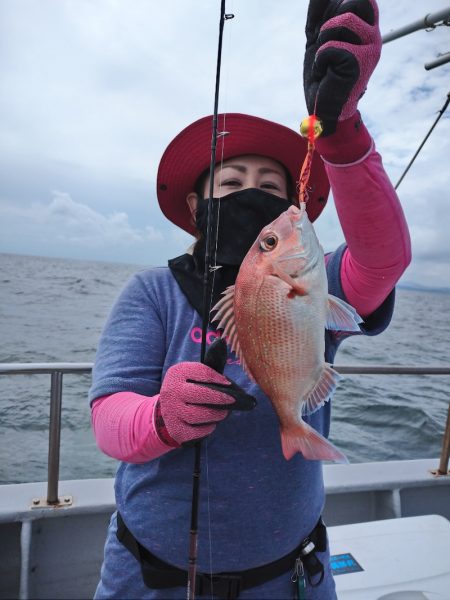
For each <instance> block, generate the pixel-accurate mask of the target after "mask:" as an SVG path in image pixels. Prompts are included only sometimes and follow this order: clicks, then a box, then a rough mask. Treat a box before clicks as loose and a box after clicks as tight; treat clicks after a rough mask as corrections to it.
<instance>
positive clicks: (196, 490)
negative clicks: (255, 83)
mask: <svg viewBox="0 0 450 600" xmlns="http://www.w3.org/2000/svg"><path fill="white" fill-rule="evenodd" d="M233 17H234V15H232V14H227V13H226V12H225V0H221V3H220V20H219V39H218V47H217V66H216V83H215V92H214V111H213V122H212V136H211V162H210V166H209V197H208V210H207V220H206V240H205V264H204V270H203V306H202V340H201V349H200V361H201V362H202V363H204V362H205V354H206V334H207V331H208V324H209V313H210V310H211V295H210V287H211V272H212V266H211V249H212V248H215V246H216V241H217V240H216V239H214V240H213V238H217V229H216V230H215V232H213V231H212V210H213V201H212V198H213V195H214V169H215V166H216V148H217V136H218V133H217V120H218V109H219V88H220V67H221V63H222V39H223V28H224V24H225V21H226V20H228V19H232V18H233ZM213 242H214V243H213ZM201 450H202V442H201V440H199V441H197V442H196V443H195V446H194V470H193V473H192V505H191V526H190V532H189V563H188V581H187V599H188V600H194V598H195V587H196V586H195V583H196V575H197V555H198V511H199V504H200V474H201Z"/></svg>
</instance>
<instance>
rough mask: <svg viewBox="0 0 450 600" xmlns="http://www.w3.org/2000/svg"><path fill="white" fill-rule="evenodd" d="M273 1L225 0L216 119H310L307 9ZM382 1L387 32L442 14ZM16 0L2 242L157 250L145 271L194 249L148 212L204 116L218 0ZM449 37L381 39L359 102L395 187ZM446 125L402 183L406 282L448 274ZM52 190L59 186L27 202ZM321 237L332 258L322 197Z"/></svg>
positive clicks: (441, 77) (116, 254)
mask: <svg viewBox="0 0 450 600" xmlns="http://www.w3.org/2000/svg"><path fill="white" fill-rule="evenodd" d="M282 4H283V10H280V3H277V2H273V1H271V0H233V1H232V0H228V2H227V12H232V13H234V14H235V18H234V19H233V20H228V21H227V22H226V24H225V29H224V38H223V55H222V76H221V88H220V99H219V110H221V111H223V112H233V111H236V112H247V113H250V114H256V115H259V116H262V117H266V118H269V119H273V120H275V121H278V122H280V123H283V124H284V125H287V126H288V127H291V128H293V129H297V128H298V123H299V122H300V121H301V119H302V118H303V116H305V112H306V108H305V102H304V99H303V90H302V61H303V49H304V42H305V39H304V25H305V18H306V10H307V2H299V1H298V0H283V3H282ZM378 4H379V7H380V20H381V30H382V32H383V33H387V32H388V31H390V30H392V29H398V28H400V27H403V26H405V25H407V24H409V23H412V22H413V21H417V20H419V19H421V18H423V17H424V16H425V13H433V12H436V11H438V10H441V9H442V0H429V1H428V2H427V3H426V7H425V8H424V3H423V2H421V1H419V0H398V1H397V2H392V1H391V0H378ZM21 6H22V9H23V10H21V11H18V10H17V0H2V1H1V2H0V36H1V39H2V56H1V64H2V71H1V72H2V75H1V78H2V79H1V82H2V94H1V95H0V112H1V114H2V121H1V123H0V148H1V150H0V170H1V169H3V171H4V176H2V178H1V189H0V199H1V197H3V198H4V199H5V206H4V208H3V213H2V214H3V222H2V223H1V224H0V227H1V228H2V232H1V239H0V243H1V247H2V248H3V249H5V250H6V251H16V252H21V251H27V252H29V253H42V252H43V251H44V250H45V248H48V251H50V250H51V252H52V255H56V256H58V255H67V254H68V253H69V252H71V253H72V254H73V255H75V257H80V258H81V257H86V258H92V259H96V258H100V259H102V260H103V259H104V258H105V256H107V257H109V258H110V259H111V260H117V259H121V258H122V257H123V256H125V254H126V252H131V251H132V250H134V252H135V253H134V254H133V255H132V256H131V254H128V255H127V256H129V260H131V261H132V262H134V263H135V262H140V261H139V256H141V257H142V258H141V260H142V259H143V258H144V257H145V255H146V254H148V252H147V253H146V250H145V249H146V248H151V257H152V262H153V263H154V264H158V263H160V264H164V262H165V261H166V260H167V258H168V257H171V256H175V255H176V254H179V253H181V252H182V251H184V248H185V247H186V246H187V245H189V243H190V241H191V240H190V238H189V236H185V234H184V233H183V232H180V231H179V230H176V229H175V228H174V227H173V226H172V225H170V224H169V223H168V222H166V221H165V220H164V218H163V217H162V216H161V215H160V214H158V206H157V202H156V199H155V194H154V190H155V186H154V182H155V180H156V172H157V168H158V162H159V159H160V156H161V155H162V153H163V151H164V149H165V147H166V146H167V144H168V143H169V142H170V140H171V139H172V138H173V137H174V136H175V135H176V134H177V133H178V132H179V131H180V130H181V129H182V128H183V127H185V126H186V125H187V124H188V123H190V122H192V121H193V120H195V119H196V118H198V117H200V116H204V115H206V114H211V112H212V108H213V94H214V78H215V67H216V65H215V60H216V49H217V33H218V17H219V6H218V3H211V1H210V0H195V1H194V0H168V1H167V2H166V3H163V4H161V3H157V2H152V3H149V2H148V0H133V2H131V3H130V2H128V3H126V2H124V1H123V0H96V1H95V2H93V1H88V0H83V1H79V2H74V1H73V0H58V2H54V1H51V0H41V1H40V2H37V1H36V0H22V1H21ZM447 38H448V28H447V27H437V28H436V29H435V30H434V31H431V32H425V31H423V30H422V31H417V32H415V33H413V34H411V35H409V36H405V37H403V38H400V39H398V40H395V41H393V42H390V43H388V44H386V45H384V46H383V51H382V56H381V60H380V63H379V65H378V67H377V69H376V70H375V73H374V75H373V77H372V78H371V81H370V83H369V86H368V90H367V92H366V94H365V95H364V97H363V98H362V100H361V102H360V110H361V112H362V115H363V118H364V120H365V122H366V123H367V125H368V127H369V130H370V132H371V134H372V135H373V137H374V138H375V141H376V145H377V148H378V150H379V151H380V153H381V154H382V156H383V161H384V164H385V167H386V170H387V172H388V175H389V177H390V178H391V180H392V181H393V182H396V181H397V180H398V178H399V177H400V175H401V173H402V172H403V169H404V168H405V166H406V165H407V163H408V161H409V160H410V158H411V157H412V155H413V154H414V152H415V151H416V149H417V148H418V146H419V144H420V142H421V141H422V139H423V137H424V136H425V134H426V133H427V131H428V129H429V128H430V127H431V125H432V123H433V121H434V119H435V118H436V116H437V111H438V110H439V109H440V108H441V107H442V105H443V103H444V101H445V98H446V95H447V93H448V91H449V89H448V75H449V72H450V65H446V66H443V67H439V68H436V69H433V70H431V71H426V70H425V69H424V64H425V63H427V62H430V61H431V60H433V59H434V58H436V56H437V55H438V54H439V53H440V52H441V53H442V52H447V51H448V49H449V48H448V39H447ZM449 117H450V109H448V111H447V114H446V115H445V116H444V117H443V118H442V119H441V121H440V122H439V124H438V126H437V127H436V130H435V131H434V132H433V134H432V136H431V138H430V140H429V141H428V142H427V143H426V145H425V146H424V148H423V150H422V152H421V153H420V155H419V157H418V159H417V160H416V162H415V164H414V165H413V167H412V168H411V170H410V172H409V173H408V175H407V176H406V178H405V180H404V181H403V182H402V184H401V186H400V188H399V195H400V199H401V202H402V205H403V207H404V210H405V213H406V216H407V220H408V223H409V225H410V229H411V236H412V242H413V252H414V259H413V263H414V264H413V265H412V266H411V267H410V269H409V270H408V271H407V273H406V275H405V277H407V278H410V279H412V278H413V277H416V275H419V276H420V274H421V269H423V268H424V267H423V265H424V264H425V262H426V263H427V264H426V273H427V274H431V273H436V275H435V276H436V278H437V279H436V283H439V282H440V280H441V279H442V278H446V279H447V280H450V266H449V265H447V267H445V262H446V261H447V257H448V256H449V248H450V236H448V235H447V231H448V227H449V223H450V213H449V210H450V209H449V207H450V198H449V192H448V187H449V186H448V156H450V118H449ZM30 165H32V168H30ZM2 175H3V174H2ZM349 186H351V182H349ZM50 189H58V190H65V193H64V192H55V193H54V195H53V196H52V198H51V200H50V201H49V202H46V203H41V204H39V205H36V204H35V203H34V200H35V198H37V197H40V198H43V197H44V198H46V196H45V195H43V194H47V193H48V190H50ZM13 202H14V205H13ZM19 206H22V207H24V209H23V211H24V212H23V213H21V216H20V217H19V213H18V212H17V211H18V207H19ZM6 213H8V215H9V216H8V220H7V221H5V219H6ZM14 215H15V216H14ZM144 223H145V224H148V226H147V227H146V225H144ZM317 229H318V231H319V237H320V239H321V241H322V244H323V246H324V248H325V249H326V250H332V249H334V248H335V247H336V246H337V245H338V244H339V243H341V242H342V241H343V235H342V231H341V228H340V225H339V222H338V219H337V216H336V213H335V211H334V207H333V203H332V199H330V202H329V206H328V207H327V208H326V210H325V211H324V213H323V215H322V216H321V218H320V219H319V221H318V222H317ZM50 241H51V242H52V244H53V245H52V247H51V248H50V247H49V246H48V244H50ZM116 248H117V249H116ZM82 252H84V255H83V256H81V253H82ZM89 253H90V254H89ZM431 256H433V259H431V258H430V257H431ZM432 261H434V262H435V263H436V264H439V265H440V266H439V269H440V271H439V272H437V270H436V269H433V268H430V265H431V263H432ZM430 277H431V275H430Z"/></svg>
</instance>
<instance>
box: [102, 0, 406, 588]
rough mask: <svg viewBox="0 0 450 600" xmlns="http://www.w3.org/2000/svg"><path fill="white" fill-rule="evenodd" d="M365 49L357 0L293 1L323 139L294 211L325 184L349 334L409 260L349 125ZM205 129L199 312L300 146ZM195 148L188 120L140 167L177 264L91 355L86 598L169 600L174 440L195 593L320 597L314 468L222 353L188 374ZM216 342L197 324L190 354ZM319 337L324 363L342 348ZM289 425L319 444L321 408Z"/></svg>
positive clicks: (176, 522) (377, 175)
mask: <svg viewBox="0 0 450 600" xmlns="http://www.w3.org/2000/svg"><path fill="white" fill-rule="evenodd" d="M380 48H381V41H380V35H379V30H378V10H377V6H376V4H375V2H374V0H354V1H352V2H344V3H342V2H341V1H340V0H327V1H326V2H325V1H323V0H318V1H316V0H312V1H311V3H310V7H309V11H308V20H307V47H306V55H305V68H304V84H305V94H306V99H307V104H308V109H309V111H310V113H313V112H315V113H316V114H317V115H318V116H319V117H320V118H321V120H322V122H323V124H324V134H323V136H322V137H320V138H319V139H318V141H317V144H316V150H317V152H318V154H316V155H315V157H314V161H313V168H312V174H311V181H310V183H311V190H310V196H309V200H308V204H307V210H308V214H309V217H310V220H312V221H313V220H314V219H315V218H317V217H318V215H319V214H320V212H321V211H322V209H323V208H324V205H325V203H326V197H327V195H328V189H329V183H330V184H331V188H332V191H333V196H334V201H335V204H336V208H337V212H338V216H339V219H340V223H341V226H342V229H343V232H344V235H345V239H346V244H345V245H343V246H342V247H340V248H338V249H337V250H336V251H335V252H334V253H332V254H330V255H328V256H327V257H326V266H327V275H328V281H329V291H330V293H332V294H334V295H336V296H338V297H340V298H342V299H344V300H346V301H347V302H349V303H350V304H351V305H352V306H353V307H354V308H355V309H356V310H357V312H358V313H359V314H360V315H361V317H362V318H363V320H364V322H363V323H362V325H361V332H362V333H363V334H366V335H375V334H377V333H379V332H381V331H382V330H384V328H385V327H386V326H387V325H388V323H389V321H390V318H391V315H392V310H393V306H394V286H395V283H396V282H397V280H398V279H399V277H400V276H401V274H402V273H403V271H404V270H405V268H406V267H407V265H408V264H409V261H410V244H409V235H408V230H407V226H406V223H405V220H404V216H403V212H402V209H401V206H400V204H399V201H398V198H397V196H396V194H395V192H394V190H393V188H392V185H391V184H390V182H389V180H388V178H387V175H386V173H385V171H384V169H383V166H382V163H381V158H380V156H379V155H378V154H377V153H376V151H375V149H374V145H373V141H372V139H371V137H370V135H369V133H368V131H367V129H366V128H365V126H364V124H363V123H362V121H361V117H360V115H359V113H358V112H357V103H358V100H359V98H360V96H361V95H362V93H363V91H364V89H365V87H366V85H367V81H368V79H369V77H370V74H371V72H372V70H373V68H374V67H375V65H376V62H377V60H378V57H379V52H380ZM219 130H220V131H221V132H222V133H223V134H222V135H220V136H219V146H218V151H217V156H218V157H221V158H222V160H220V161H218V164H217V166H216V169H215V172H214V181H213V189H214V193H213V196H214V198H220V201H216V200H215V201H214V205H215V206H216V208H217V209H218V210H219V211H220V217H219V239H218V244H217V248H215V250H214V258H215V261H216V263H217V265H218V266H220V267H221V268H220V269H217V270H215V271H214V285H213V289H212V290H211V295H212V302H214V300H215V299H216V298H217V297H218V296H219V295H220V293H221V292H222V291H223V290H224V289H225V287H226V286H227V285H230V284H231V283H233V282H234V279H235V277H236V274H237V272H238V269H239V265H240V263H241V262H242V259H243V257H244V256H245V253H246V252H247V250H248V249H249V247H250V245H251V244H252V243H253V241H254V240H255V238H256V237H257V235H258V233H259V232H260V230H261V229H262V227H263V226H264V225H266V224H268V223H269V222H271V221H272V220H273V219H274V218H276V217H277V216H278V215H279V214H281V213H282V212H283V211H284V210H286V208H287V207H288V206H289V205H290V204H291V202H292V199H293V198H294V197H295V183H296V181H297V179H298V173H299V169H300V166H301V164H302V161H303V158H304V156H305V151H306V148H305V145H306V144H305V141H304V140H303V139H302V138H301V137H300V136H299V135H298V134H296V133H294V132H293V131H291V130H289V129H287V128H286V127H283V126H282V125H278V124H276V123H273V122H270V121H266V120H264V119H259V118H257V117H252V116H249V115H242V114H228V115H221V116H220V119H219ZM224 132H226V133H224ZM210 137H211V117H206V118H204V119H200V120H199V121H196V122H195V123H193V124H191V125H190V126H188V127H187V128H186V129H184V130H183V131H182V132H181V133H180V134H179V135H178V136H177V137H176V138H175V139H174V140H173V141H172V142H171V143H170V144H169V146H168V148H167V150H166V151H165V153H164V155H163V157H162V159H161V162H160V166H159V171H158V181H157V186H158V187H157V195H158V200H159V203H160V206H161V209H162V211H163V212H164V214H165V215H166V216H167V217H168V218H169V219H170V220H171V221H172V222H173V223H175V224H176V225H177V226H179V227H181V228H183V229H184V230H186V231H188V232H190V233H193V234H194V235H196V236H197V238H198V241H197V242H196V244H195V247H194V250H193V253H192V254H185V255H183V256H181V257H178V258H176V259H173V260H171V261H169V266H168V268H167V267H161V268H155V269H149V270H147V271H143V272H141V273H138V274H137V275H136V276H134V277H133V278H132V279H131V281H130V282H129V283H128V285H127V287H126V288H125V290H124V291H123V292H122V294H121V295H120V297H119V298H118V300H117V302H116V304H115V306H114V308H113V310H112V312H111V315H110V317H109V319H108V322H107V324H106V326H105V329H104V332H103V334H102V338H101V340H100V344H99V349H98V353H97V358H96V363H95V367H94V373H93V384H92V388H91V391H90V398H91V406H92V421H93V427H94V431H95V435H96V439H97V442H98V445H99V447H100V448H101V449H102V450H103V451H104V452H105V453H106V454H108V455H110V456H113V457H114V458H116V459H118V460H120V461H121V464H120V467H119V469H118V472H117V476H116V501H117V508H118V513H117V514H116V513H115V514H114V515H113V517H112V519H111V523H110V527H109V531H108V537H107V541H106V547H105V560H104V563H103V567H102V573H101V581H100V583H99V586H98V589H97V593H96V598H168V599H169V598H177V599H178V598H182V597H184V596H185V593H186V590H185V583H186V571H185V569H186V568H187V557H188V543H189V523H190V510H191V485H192V483H191V482H192V468H193V452H194V450H193V448H192V442H193V441H195V440H197V439H200V438H206V439H205V442H204V443H203V445H202V448H203V465H204V469H203V472H204V475H203V478H202V482H201V492H200V509H199V540H200V542H199V550H198V572H199V577H198V582H197V590H196V595H198V596H202V595H208V596H210V597H211V596H214V597H220V598H237V597H239V598H243V599H245V598H258V599H262V598H276V599H281V598H292V597H294V594H295V593H296V588H295V585H297V584H298V582H300V583H303V582H305V583H306V597H307V598H308V599H310V600H316V599H320V600H332V599H333V598H335V590H334V582H333V578H332V576H331V572H330V567H329V553H328V548H327V543H326V534H325V531H324V527H323V525H322V523H321V520H320V514H321V511H322V508H323V502H324V490H323V478H322V469H321V463H320V461H315V460H314V461H308V460H305V459H304V458H303V457H302V456H301V455H300V454H297V455H296V456H295V457H294V458H292V459H291V460H290V461H286V460H285V459H284V457H283V455H282V451H281V445H280V438H279V428H278V421H277V418H276V415H275V413H274V411H273V409H272V407H271V404H270V401H269V400H268V398H267V397H266V396H265V395H264V394H263V393H262V391H261V390H260V389H259V388H258V386H257V385H256V384H254V383H252V382H250V381H249V379H248V378H247V376H246V375H245V374H244V372H243V371H242V369H241V367H240V365H239V364H238V361H237V359H236V357H235V355H234V354H229V356H228V359H227V364H226V366H225V370H224V374H223V375H222V374H220V373H219V372H218V371H217V370H215V369H213V368H212V367H211V366H208V365H205V364H201V363H200V362H199V353H200V350H199V348H200V344H199V343H200V337H201V312H202V279H203V261H204V233H205V228H206V222H205V221H206V218H205V215H206V200H205V198H206V197H208V194H209V183H210V182H209V172H208V165H209V158H210V157H209V155H210ZM319 154H320V156H321V158H320V157H319ZM328 181H329V183H328ZM217 335H218V333H217V332H216V331H215V330H214V328H212V327H210V329H209V330H208V335H207V343H208V344H210V343H211V342H212V341H213V340H214V339H215V337H217ZM325 336H326V353H325V354H326V355H325V358H326V360H327V361H329V362H332V361H333V359H334V355H335V353H336V350H337V347H338V345H339V344H340V342H341V341H342V340H343V339H344V337H345V336H344V334H342V333H341V332H330V331H326V332H325ZM253 398H255V399H256V401H257V403H256V407H255V403H254V401H253ZM236 408H239V409H240V410H235V409H236ZM250 409H252V410H250ZM225 417H227V418H225ZM307 421H308V423H309V424H310V425H311V426H313V427H314V428H315V429H317V430H318V431H319V432H320V433H322V435H325V436H328V432H329V425H330V402H328V403H327V404H326V405H325V406H324V407H323V408H321V409H320V410H318V411H317V412H315V413H314V414H313V415H311V416H309V417H307ZM297 558H300V559H301V565H303V567H304V568H305V577H304V579H302V578H301V572H300V570H299V569H296V568H295V567H296V566H297V567H299V566H300V562H299V561H297V560H296V559H297ZM259 567H262V568H259ZM296 570H297V574H296V575H295V576H293V573H294V572H295V571H296ZM217 574H221V575H217ZM211 575H213V576H211ZM293 580H295V581H296V583H295V584H294V583H293Z"/></svg>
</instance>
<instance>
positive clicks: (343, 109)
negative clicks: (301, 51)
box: [303, 0, 382, 136]
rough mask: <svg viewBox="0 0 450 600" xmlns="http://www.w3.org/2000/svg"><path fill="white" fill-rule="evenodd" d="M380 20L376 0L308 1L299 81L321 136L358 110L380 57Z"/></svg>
mask: <svg viewBox="0 0 450 600" xmlns="http://www.w3.org/2000/svg"><path fill="white" fill-rule="evenodd" d="M378 20H379V13H378V6H377V4H376V1H375V0H310V3H309V8H308V16H307V22H306V39H307V42H306V52H305V61H304V69H303V79H304V88H305V98H306V104H307V107H308V111H309V113H310V114H313V113H315V114H316V115H317V116H318V117H319V118H320V119H321V121H322V123H323V125H324V132H323V134H322V135H324V136H327V135H330V134H332V133H334V131H335V130H336V125H337V122H338V121H341V120H345V119H348V118H349V117H351V116H352V115H353V114H354V113H355V112H356V109H357V105H358V101H359V99H360V98H361V96H362V95H363V94H364V92H365V90H366V88H367V83H368V81H369V79H370V76H371V75H372V73H373V70H374V69H375V66H376V65H377V63H378V60H379V58H380V54H381V45H382V42H381V34H380V29H379V25H378Z"/></svg>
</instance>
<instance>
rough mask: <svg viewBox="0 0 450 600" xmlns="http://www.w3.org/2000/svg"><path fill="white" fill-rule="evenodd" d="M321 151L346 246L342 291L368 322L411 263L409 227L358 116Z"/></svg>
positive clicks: (327, 140)
mask: <svg viewBox="0 0 450 600" xmlns="http://www.w3.org/2000/svg"><path fill="white" fill-rule="evenodd" d="M319 142H320V143H319ZM317 150H318V151H319V152H320V154H321V155H322V158H323V159H324V162H325V168H326V171H327V174H328V178H329V180H330V184H331V189H332V191H333V197H334V202H335V206H336V210H337V213H338V217H339V221H340V223H341V226H342V230H343V232H344V236H345V240H346V242H347V249H346V251H345V252H344V255H343V259H342V264H341V282H342V287H343V291H344V294H345V295H346V297H347V300H348V302H349V303H350V304H351V305H352V306H353V307H354V308H355V309H356V310H357V311H358V313H359V314H360V315H361V316H362V317H366V316H368V315H370V314H371V313H372V312H373V311H374V310H376V309H377V308H378V307H379V306H380V305H381V304H382V303H383V301H384V300H385V299H386V298H387V296H388V295H389V293H390V292H391V290H392V289H393V288H394V286H395V284H396V283H397V281H398V280H399V278H400V277H401V275H402V273H403V272H404V271H405V269H406V267H407V266H408V265H409V263H410V261H411V243H410V238H409V232H408V226H407V224H406V220H405V216H404V214H403V210H402V207H401V205H400V201H399V199H398V196H397V194H396V192H395V190H394V188H393V186H392V184H391V182H390V181H389V179H388V176H387V174H386V172H385V170H384V168H383V164H382V161H381V157H380V155H379V154H378V153H377V152H376V151H375V148H374V144H373V141H372V139H371V137H370V135H369V133H368V131H367V129H366V128H365V127H364V124H363V123H362V122H361V120H360V118H359V114H357V115H355V116H354V117H352V118H350V119H347V120H346V121H343V122H341V123H340V124H339V126H338V130H337V132H336V134H334V135H333V136H330V137H329V138H324V139H323V140H318V142H317Z"/></svg>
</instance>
